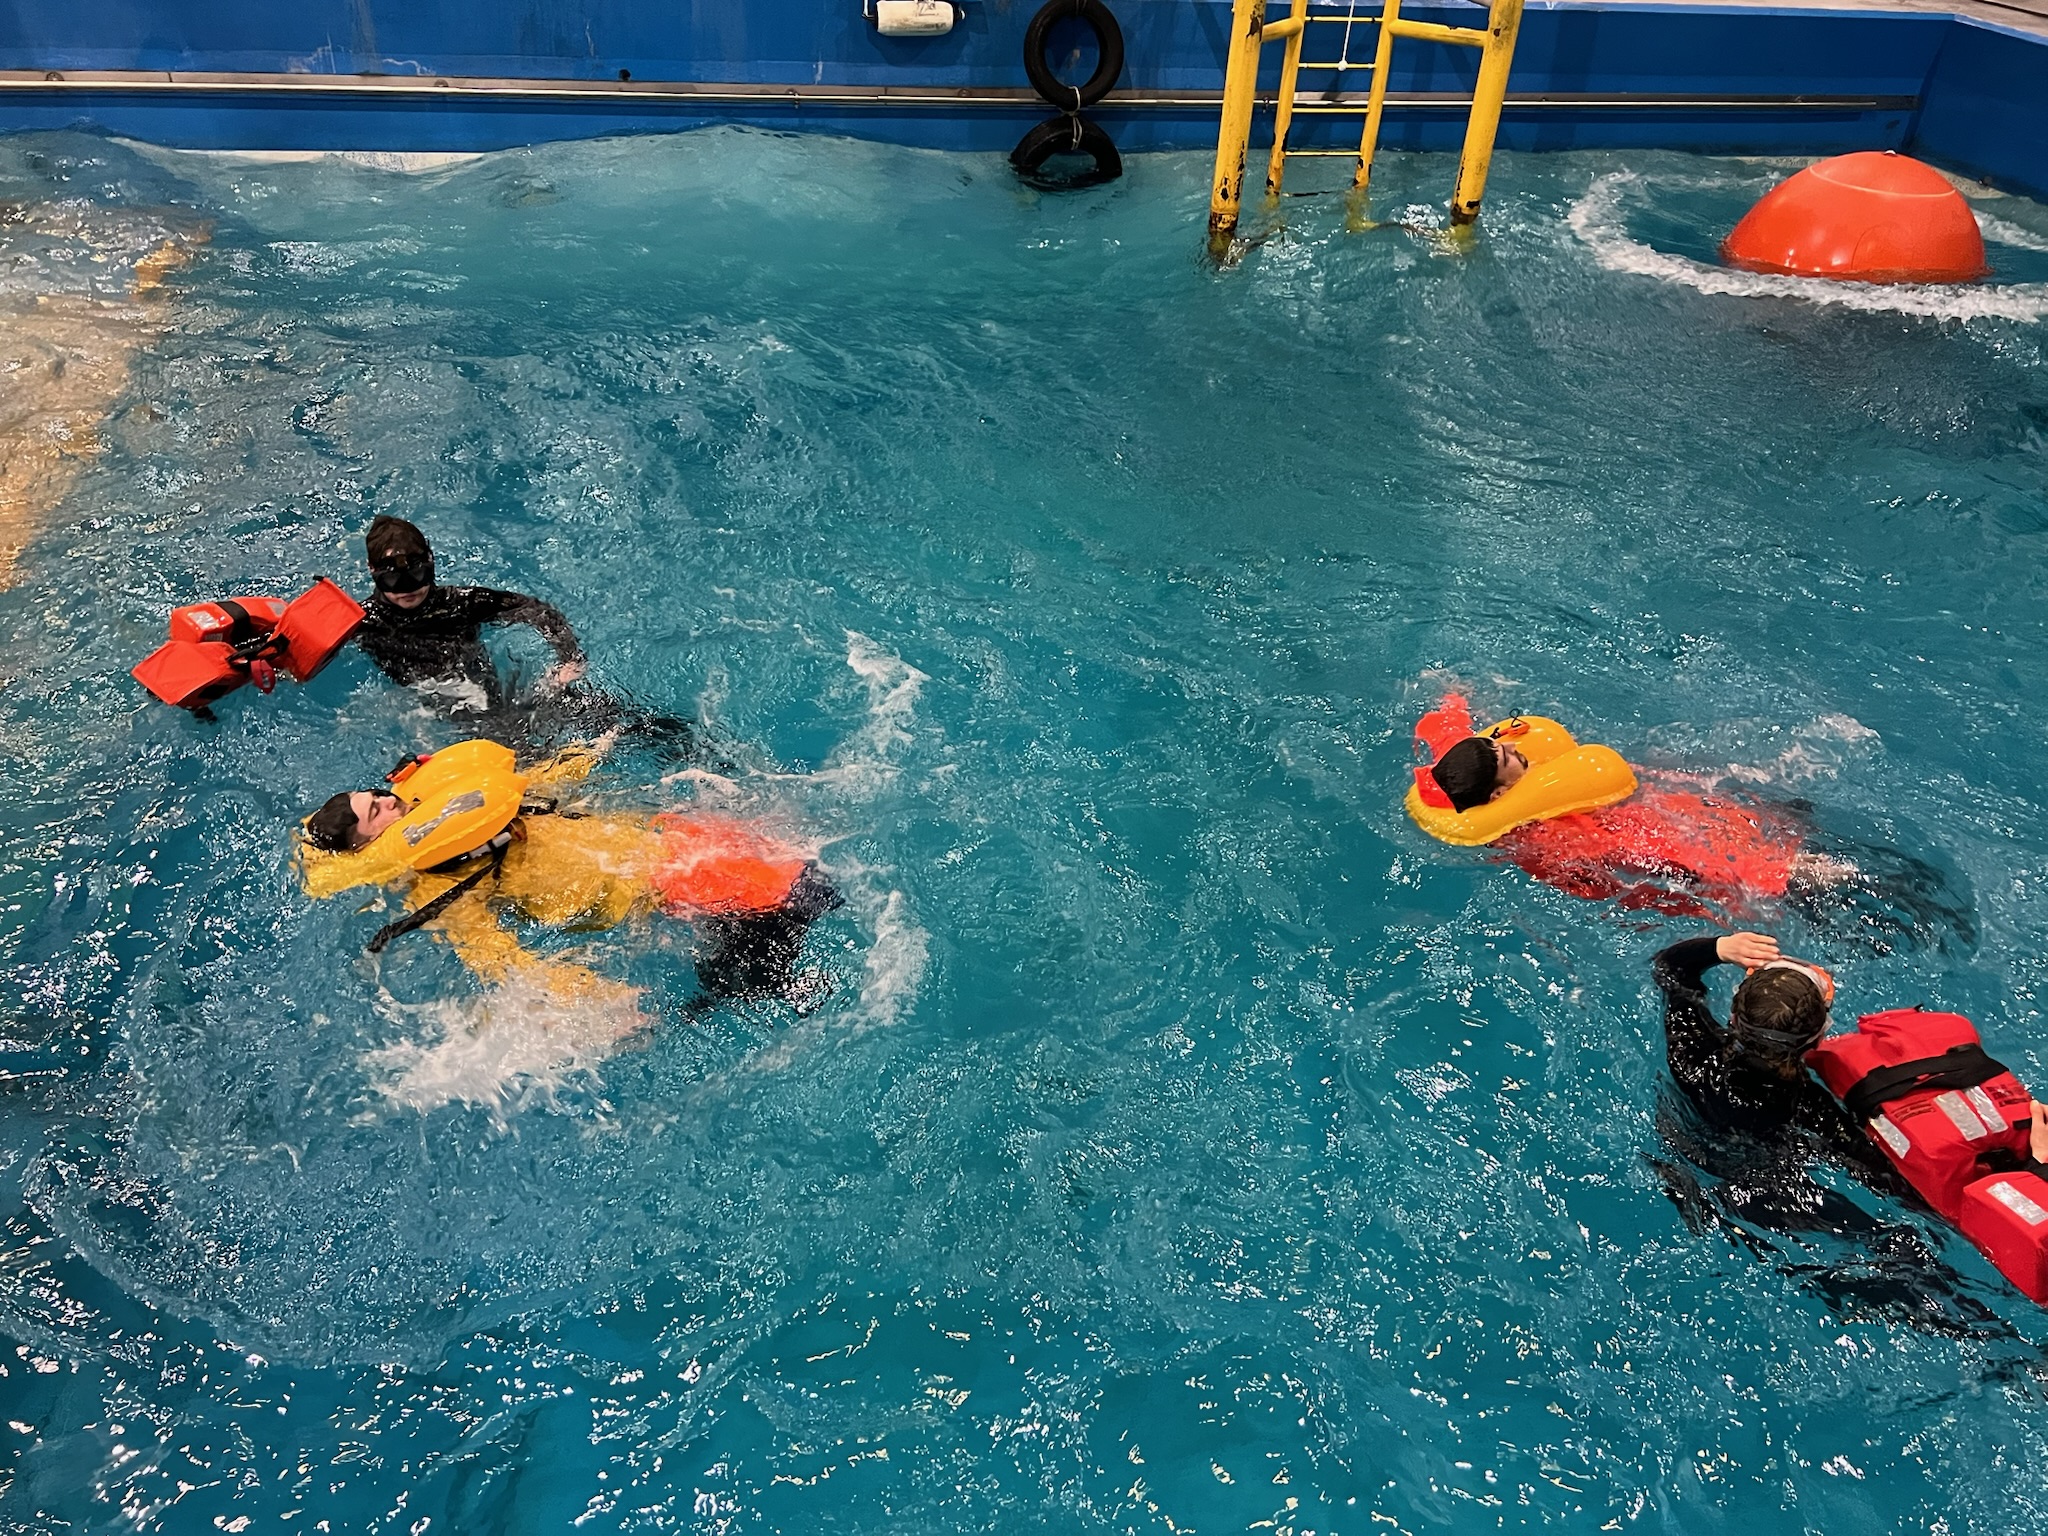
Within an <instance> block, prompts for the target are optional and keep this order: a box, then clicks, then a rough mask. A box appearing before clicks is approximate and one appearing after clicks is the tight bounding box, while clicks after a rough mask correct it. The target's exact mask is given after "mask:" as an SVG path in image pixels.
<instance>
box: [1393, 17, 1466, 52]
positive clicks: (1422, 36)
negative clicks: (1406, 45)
mask: <svg viewBox="0 0 2048 1536" xmlns="http://www.w3.org/2000/svg"><path fill="white" fill-rule="evenodd" d="M1387 30H1388V31H1389V32H1391V33H1393V34H1394V36H1396V37H1413V38H1417V39H1419V40H1421V41H1422V42H1425V43H1457V44H1459V45H1460V46H1462V47H1466V48H1484V47H1485V46H1486V34H1485V33H1484V32H1475V31H1473V30H1472V29H1471V28H1470V27H1441V26H1438V25H1437V24H1436V23H1435V22H1433V21H1399V20H1397V21H1395V23H1394V24H1393V25H1392V26H1391V27H1389V28H1387Z"/></svg>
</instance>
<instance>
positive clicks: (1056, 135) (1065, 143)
mask: <svg viewBox="0 0 2048 1536" xmlns="http://www.w3.org/2000/svg"><path fill="white" fill-rule="evenodd" d="M1054 155H1086V156H1088V157H1089V158H1090V159H1091V160H1093V161H1094V162H1095V164H1094V166H1093V168H1092V169H1089V170H1086V171H1083V172H1081V173H1080V174H1079V175H1077V176H1046V175H1043V174H1041V173H1040V167H1041V166H1043V165H1044V164H1045V162H1046V161H1048V160H1050V159H1051V158H1052V157H1053V156H1054ZM1010 164H1011V165H1012V166H1013V167H1015V169H1016V172H1017V174H1018V175H1019V176H1021V177H1023V178H1024V179H1025V180H1026V181H1028V182H1030V183H1031V185H1033V186H1034V187H1039V188H1042V189H1043V190H1045V191H1048V192H1070V191H1074V190H1077V189H1079V188H1081V187H1099V186H1101V185H1102V184H1103V183H1104V182H1106V181H1115V180H1116V179H1117V177H1119V176H1121V175H1123V173H1124V161H1123V156H1121V155H1119V154H1118V153H1117V152H1116V144H1115V142H1114V141H1113V140H1112V139H1111V138H1110V136H1109V135H1108V134H1106V133H1104V132H1103V131H1102V130H1101V129H1100V128H1099V127H1097V126H1096V125H1095V124H1094V123H1092V122H1090V121H1089V120H1088V119H1087V118H1085V117H1083V116H1081V115H1080V114H1079V113H1078V112H1069V113H1067V114H1066V115H1065V116H1062V117H1049V118H1047V119H1046V120H1045V121H1044V122H1042V123H1040V124H1039V125H1038V126H1037V127H1036V128H1034V129H1032V130H1031V131H1030V132H1029V133H1027V134H1025V135H1024V137H1023V138H1021V139H1019V140H1018V141H1017V147H1016V148H1015V149H1013V150H1011V151H1010Z"/></svg>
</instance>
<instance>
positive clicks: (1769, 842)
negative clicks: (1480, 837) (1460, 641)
mask: <svg viewBox="0 0 2048 1536" xmlns="http://www.w3.org/2000/svg"><path fill="white" fill-rule="evenodd" d="M1415 734H1416V737H1417V739H1418V740H1419V741H1421V742H1422V743H1423V745H1424V746H1425V747H1426V748H1427V749H1428V750H1429V753H1430V760H1431V761H1432V762H1434V761H1436V760H1437V759H1439V758H1441V757H1442V756H1443V755H1444V753H1445V752H1446V751H1448V750H1449V749H1450V748H1451V747H1452V746H1455V745H1456V744H1457V743H1458V742H1460V741H1462V740H1464V739H1465V738H1466V737H1467V736H1470V735H1471V734H1472V713H1471V709H1470V707H1469V706H1468V705H1467V703H1466V701H1465V700H1464V698H1463V697H1462V696H1460V695H1458V694H1455V693H1451V694H1446V695H1444V700H1443V703H1442V704H1441V705H1439V706H1438V707H1437V708H1436V709H1433V710H1431V711H1430V712H1429V713H1428V714H1426V715H1424V716H1423V717H1422V719H1421V720H1420V721H1418V722H1417V723H1416V727H1415ZM1423 771H1425V770H1417V773H1418V777H1419V776H1420V774H1421V773H1422V772H1423ZM1492 846H1493V847H1494V848H1496V849H1498V850H1499V851H1500V852H1502V853H1504V854H1506V855H1507V856H1508V857H1509V858H1510V859H1512V860H1514V862H1515V863H1516V864H1518V865H1520V866H1521V867H1522V869H1523V870H1524V871H1526V872H1527V873H1528V874H1530V875H1533V876H1534V877H1535V878H1536V879H1538V880H1541V881H1542V882H1543V883H1544V884H1545V885H1554V886H1556V887H1557V888H1558V889H1559V890H1561V891H1564V892H1566V893H1567V894H1569V895H1573V896H1582V897H1585V898H1586V899H1587V900H1589V901H1598V900H1604V899H1606V898H1609V897H1619V898H1620V899H1621V903H1622V905H1624V906H1629V907H1648V908H1651V909H1653V910H1655V911H1659V912H1669V913H1671V914H1673V915H1675V916H1681V917H1703V916H1713V915H1715V914H1716V912H1717V910H1726V909H1729V908H1734V909H1736V910H1740V909H1742V908H1743V907H1745V906H1747V905H1748V904H1749V903H1750V902H1752V901H1755V900H1757V899H1759V898H1770V897H1775V896H1782V895H1784V894H1785V887H1786V884H1787V882H1788V881H1789V880H1790V879H1791V875H1792V864H1793V861H1794V860H1795V859H1797V858H1798V857H1799V853H1800V847H1801V838H1800V833H1799V830H1798V828H1797V827H1796V826H1795V825H1794V824H1793V823H1792V821H1791V820H1790V819H1789V818H1788V817H1785V816H1783V815H1780V814H1777V813H1774V812H1772V811H1769V810H1766V809H1763V808H1760V807H1756V806H1747V805H1738V804H1735V803H1733V802H1731V801H1728V800H1723V799H1719V798H1715V797H1711V796H1707V795H1701V794H1698V793H1696V792H1694V791H1692V790H1681V789H1656V788H1645V789H1639V790H1637V791H1636V793H1635V794H1633V795H1631V796H1629V797H1628V799H1626V800H1624V801H1622V802H1621V803H1620V804H1618V805H1609V806H1603V807H1601V808H1600V809H1598V810H1591V811H1579V812H1576V813H1574V814H1572V815H1570V816H1558V817H1555V818H1553V819H1551V820H1549V821H1532V822H1528V823H1525V824H1524V825H1522V826H1519V827H1517V828H1515V830H1514V831H1512V832H1509V833H1507V834H1506V835H1505V836H1503V837H1501V838H1500V839H1498V840H1497V841H1496V842H1494V843H1493V844H1492Z"/></svg>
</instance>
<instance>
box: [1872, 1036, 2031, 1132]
mask: <svg viewBox="0 0 2048 1536" xmlns="http://www.w3.org/2000/svg"><path fill="white" fill-rule="evenodd" d="M2005 1070H2006V1068H2005V1065H2004V1063H2002V1062H1999V1061H1994V1060H1993V1059H1992V1058H1991V1057H1990V1056H1988V1055H1986V1054H1985V1051H1984V1047H1983V1046H1981V1045H1976V1044H1966V1045H1956V1046H1951V1047H1949V1049H1948V1050H1946V1051H1944V1052H1942V1054H1941V1055H1939V1056H1922V1057H1921V1058H1920V1059H1919V1060H1917V1061H1901V1062H1898V1063H1896V1064H1895V1065H1893V1066H1889V1067H1878V1068H1876V1069H1875V1070H1873V1071H1870V1072H1866V1073H1865V1074H1864V1075H1863V1076H1862V1077H1861V1078H1859V1079H1858V1080H1857V1081H1856V1084H1855V1086H1853V1087H1852V1088H1850V1090H1849V1091H1848V1092H1847V1093H1845V1094H1843V1095H1842V1107H1843V1108H1844V1109H1846V1110H1848V1111H1849V1113H1850V1114H1852V1115H1854V1116H1855V1117H1856V1118H1857V1119H1858V1120H1868V1119H1870V1118H1871V1117H1872V1116H1874V1115H1876V1114H1877V1113H1878V1111H1879V1110H1881V1109H1883V1108H1884V1107H1885V1105H1887V1104H1890V1103H1893V1102H1895V1101H1897V1100H1899V1099H1903V1098H1905V1097H1907V1096H1908V1095H1909V1094H1914V1093H1919V1092H1921V1091H1922V1090H1923V1089H1931V1088H1956V1089H1961V1088H1975V1087H1978V1086H1979V1085H1980V1084H1983V1083H1988V1082H1990V1081H1991V1079H1992V1078H1994V1077H1997V1076H1998V1075H1999V1074H2000V1073H2002V1072H2004V1071H2005Z"/></svg>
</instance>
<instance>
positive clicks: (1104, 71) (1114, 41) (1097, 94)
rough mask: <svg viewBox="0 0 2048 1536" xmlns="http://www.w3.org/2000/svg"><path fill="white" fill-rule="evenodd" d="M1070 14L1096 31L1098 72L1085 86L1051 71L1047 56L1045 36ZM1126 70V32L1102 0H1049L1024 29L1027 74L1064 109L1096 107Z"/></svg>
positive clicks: (1070, 110)
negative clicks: (1066, 79)
mask: <svg viewBox="0 0 2048 1536" xmlns="http://www.w3.org/2000/svg"><path fill="white" fill-rule="evenodd" d="M1069 16H1074V17H1078V18H1079V19H1080V20H1081V21H1083V22H1085V23H1086V24H1087V26H1088V29H1089V30H1090V31H1092V32H1093V33H1094V34H1095V48H1096V52H1097V54H1098V58H1097V59H1096V63H1095V73H1094V74H1092V75H1090V76H1089V77H1088V80H1087V83H1086V84H1085V85H1078V86H1075V85H1068V84H1067V83H1066V82H1065V81H1064V80H1062V79H1060V78H1059V76H1057V75H1055V74H1054V73H1053V72H1052V65H1051V64H1050V63H1049V62H1047V60H1046V56H1045V45H1046V39H1047V38H1048V37H1050V36H1051V34H1052V29H1053V27H1054V25H1055V24H1056V23H1058V22H1061V21H1064V20H1066V19H1067V18H1068V17H1069ZM1123 72H1124V31H1123V28H1122V27H1119V26H1118V25H1117V24H1116V17H1115V16H1114V15H1112V14H1111V13H1110V9H1109V7H1108V6H1106V5H1104V4H1103V3H1102V0H1046V3H1045V4H1044V5H1043V6H1041V7H1039V11H1038V14H1037V15H1036V16H1034V17H1032V18H1031V25H1030V26H1028V27H1026V28H1025V29H1024V73H1025V74H1026V75H1028V76H1030V77H1031V88H1032V89H1033V90H1035V91H1036V92H1038V94H1039V95H1041V96H1043V97H1044V98H1045V99H1046V100H1047V101H1049V102H1051V103H1052V104H1053V105H1054V106H1056V107H1058V108H1059V109H1060V110H1061V111H1062V112H1079V111H1080V110H1081V109H1082V108H1083V107H1092V106H1094V105H1095V103H1096V102H1098V101H1100V100H1102V98H1103V97H1105V96H1107V95H1108V94H1109V93H1110V90H1111V88H1112V87H1114V86H1115V84H1116V81H1117V76H1119V75H1121V74H1122V73H1123ZM1022 147H1023V146H1022V145H1019V146H1018V148H1020V149H1021V148H1022Z"/></svg>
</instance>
